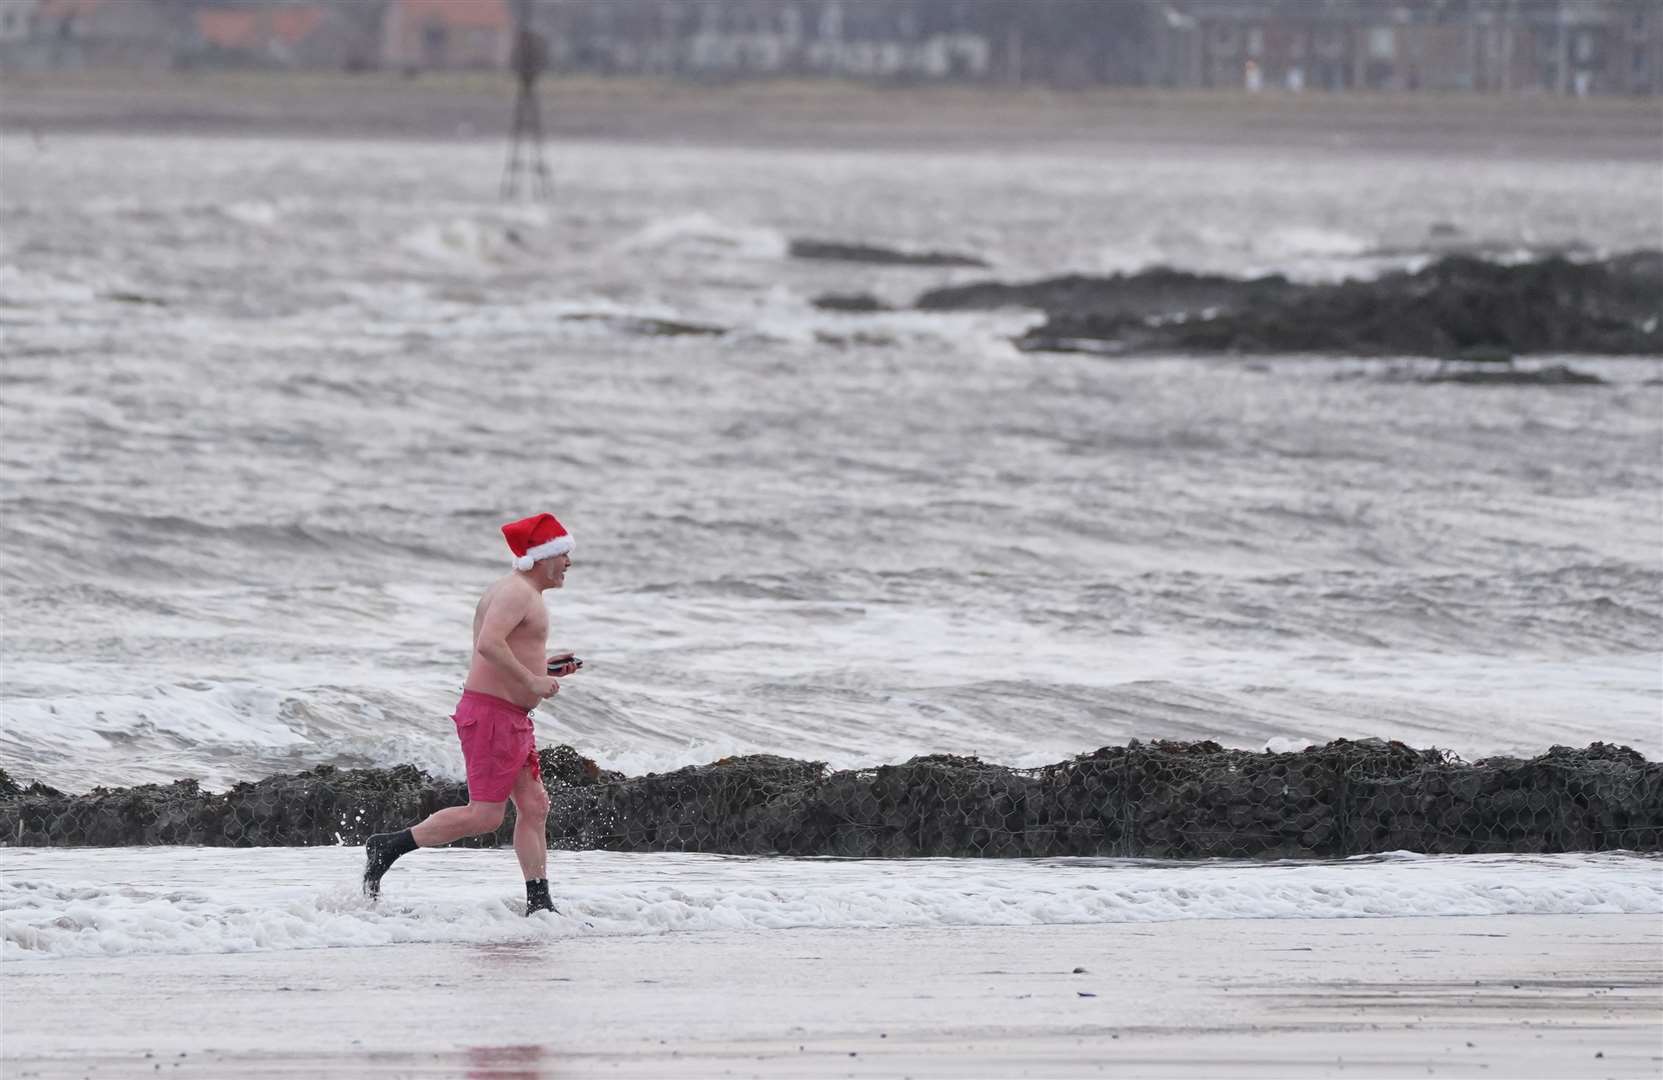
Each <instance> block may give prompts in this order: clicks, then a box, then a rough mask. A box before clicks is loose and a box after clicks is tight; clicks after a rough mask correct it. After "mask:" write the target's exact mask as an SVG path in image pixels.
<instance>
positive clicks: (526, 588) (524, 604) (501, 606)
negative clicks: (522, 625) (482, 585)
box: [474, 574, 537, 615]
mask: <svg viewBox="0 0 1663 1080" xmlns="http://www.w3.org/2000/svg"><path fill="white" fill-rule="evenodd" d="M536 595H537V590H536V589H534V588H532V587H531V586H530V585H528V584H527V583H526V582H525V581H524V580H523V579H522V578H521V577H520V576H519V575H518V574H507V575H505V576H503V577H500V578H498V579H497V580H496V581H493V582H492V583H491V584H490V586H489V587H487V588H486V590H485V593H484V595H483V596H481V597H480V598H479V604H478V606H477V607H475V608H474V614H475V615H484V614H486V613H487V612H492V613H495V614H498V615H507V614H512V613H515V612H520V613H523V612H525V611H526V610H527V609H529V608H530V606H531V601H532V599H533V598H534V597H536Z"/></svg>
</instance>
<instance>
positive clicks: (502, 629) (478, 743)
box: [364, 514, 578, 915]
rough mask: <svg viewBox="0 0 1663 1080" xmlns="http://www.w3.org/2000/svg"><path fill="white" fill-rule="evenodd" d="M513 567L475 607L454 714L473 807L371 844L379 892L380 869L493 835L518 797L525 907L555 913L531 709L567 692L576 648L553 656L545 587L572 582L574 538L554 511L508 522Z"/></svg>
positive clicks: (369, 876)
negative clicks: (424, 850) (423, 851)
mask: <svg viewBox="0 0 1663 1080" xmlns="http://www.w3.org/2000/svg"><path fill="white" fill-rule="evenodd" d="M502 533H503V536H504V537H506V538H507V540H508V546H509V549H510V550H512V551H513V552H514V556H515V557H514V572H513V573H511V574H509V575H507V576H506V577H503V578H501V579H499V580H498V581H496V582H495V583H494V584H492V585H491V587H490V588H488V589H486V590H485V595H484V596H482V597H481V598H480V600H479V606H478V607H477V608H476V609H475V610H474V617H473V662H472V664H471V665H470V666H469V668H468V681H467V683H466V684H465V685H464V686H463V689H462V701H461V703H460V704H459V705H457V707H456V715H455V716H453V717H452V718H451V719H452V720H454V721H455V723H456V736H457V738H458V739H460V740H461V741H462V757H463V759H464V760H465V761H466V762H467V766H468V805H466V806H452V807H448V808H446V809H444V810H439V811H436V812H435V813H433V814H432V815H430V816H429V817H428V818H427V819H426V820H424V821H423V822H421V823H420V824H419V825H415V826H412V827H411V828H408V829H405V830H404V831H403V832H397V833H377V834H376V835H374V836H372V837H370V838H369V840H368V841H366V842H365V844H364V855H365V866H364V892H365V893H366V894H367V895H369V896H371V897H374V896H377V895H379V894H380V891H381V875H383V874H385V873H386V872H387V870H388V868H389V867H391V866H392V865H393V862H394V861H395V860H397V859H398V858H399V856H401V855H405V854H408V853H409V852H411V851H414V850H415V849H416V848H419V847H438V846H440V845H442V844H448V843H450V842H451V841H453V840H460V839H461V838H462V837H464V836H477V835H478V834H480V833H488V832H494V831H495V830H496V828H497V826H499V825H501V824H502V819H503V815H504V813H505V811H506V809H507V800H509V799H512V800H513V801H514V854H515V855H517V856H519V860H520V870H521V871H522V872H523V873H524V875H525V913H526V914H527V915H530V914H531V913H532V912H535V911H553V910H554V902H553V901H552V900H551V899H550V898H549V883H548V870H547V862H548V834H547V831H546V830H547V822H548V816H549V796H548V792H547V790H545V789H544V787H543V781H542V773H541V770H540V769H539V768H538V763H537V744H536V740H535V736H534V732H533V730H532V724H531V712H532V710H533V709H535V708H536V707H537V705H538V703H540V702H542V701H546V700H547V699H549V698H551V697H553V696H554V695H555V694H557V693H559V692H560V683H559V682H558V681H557V680H556V679H555V678H554V675H553V674H552V673H555V672H558V673H559V674H561V675H570V674H572V673H573V672H575V671H576V670H577V667H578V664H577V662H576V661H575V660H574V659H573V658H572V654H571V653H561V654H560V655H558V656H552V657H547V656H546V654H545V650H546V649H547V648H548V637H549V615H548V612H547V611H546V610H545V609H544V607H543V592H544V591H545V590H547V589H558V588H560V587H561V586H562V585H564V584H565V581H566V568H567V567H569V566H571V565H572V557H571V550H572V538H571V535H570V534H569V533H567V532H566V530H565V529H564V528H563V527H562V526H561V524H560V522H558V521H556V520H555V519H554V516H553V515H552V514H537V515H535V516H533V517H528V518H523V519H522V520H520V521H515V522H510V523H509V524H507V525H504V526H503V527H502Z"/></svg>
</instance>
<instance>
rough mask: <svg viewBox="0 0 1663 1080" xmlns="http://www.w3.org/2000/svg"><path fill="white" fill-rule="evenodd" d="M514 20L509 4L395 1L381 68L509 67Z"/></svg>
mask: <svg viewBox="0 0 1663 1080" xmlns="http://www.w3.org/2000/svg"><path fill="white" fill-rule="evenodd" d="M513 46H514V20H513V18H512V17H511V16H510V14H509V11H508V4H507V3H506V2H505V0H390V2H389V3H388V4H387V7H386V11H385V14H383V16H382V22H381V66H383V67H387V68H393V69H396V70H402V71H450V70H458V69H469V68H506V67H507V66H508V57H509V54H510V53H511V52H512V50H513Z"/></svg>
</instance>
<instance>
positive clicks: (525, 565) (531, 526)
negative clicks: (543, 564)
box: [502, 514, 572, 570]
mask: <svg viewBox="0 0 1663 1080" xmlns="http://www.w3.org/2000/svg"><path fill="white" fill-rule="evenodd" d="M502 535H503V536H504V537H505V538H507V540H508V548H509V550H510V551H512V552H513V553H514V569H516V570H530V569H531V568H532V567H533V566H535V565H536V564H537V561H538V560H539V559H552V558H554V557H555V556H556V555H564V554H566V553H567V552H568V551H570V550H572V534H571V533H569V532H567V531H566V527H565V526H564V525H561V524H560V522H558V521H556V520H554V515H553V514H533V515H532V516H531V517H528V518H521V519H520V520H518V521H510V522H509V523H508V524H506V525H504V526H503V527H502Z"/></svg>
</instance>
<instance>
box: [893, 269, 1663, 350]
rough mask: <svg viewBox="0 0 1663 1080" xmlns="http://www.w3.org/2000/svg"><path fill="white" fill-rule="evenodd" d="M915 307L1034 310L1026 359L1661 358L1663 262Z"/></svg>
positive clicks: (1185, 287)
mask: <svg viewBox="0 0 1663 1080" xmlns="http://www.w3.org/2000/svg"><path fill="white" fill-rule="evenodd" d="M916 306H917V307H919V308H921V309H924V310H933V311H944V310H962V309H968V308H989V307H1010V306H1020V307H1033V308H1038V309H1039V310H1041V311H1043V312H1045V313H1046V315H1047V316H1048V317H1047V319H1046V321H1045V322H1044V323H1043V324H1042V325H1040V326H1037V327H1035V328H1034V329H1032V330H1029V331H1028V332H1027V333H1025V334H1023V335H1022V336H1021V337H1020V338H1018V339H1017V341H1016V343H1017V345H1018V346H1019V347H1020V348H1022V349H1026V350H1052V351H1075V352H1096V353H1106V354H1118V353H1126V352H1168V351H1172V352H1232V353H1266V352H1278V353H1288V352H1301V353H1303V352H1312V353H1325V354H1329V355H1340V356H1384V355H1399V356H1429V357H1461V356H1464V355H1471V354H1473V353H1474V352H1475V351H1476V352H1489V353H1495V354H1499V355H1506V356H1512V355H1524V354H1529V353H1543V352H1551V353H1596V354H1605V355H1663V252H1657V251H1640V252H1634V253H1632V254H1628V255H1622V256H1618V257H1615V258H1610V259H1606V260H1603V261H1599V262H1588V263H1578V262H1572V261H1570V260H1568V259H1565V258H1561V257H1551V258H1546V259H1540V260H1537V261H1534V262H1528V263H1522V264H1519V265H1512V266H1508V265H1502V264H1499V263H1494V262H1487V261H1485V260H1482V259H1476V258H1472V257H1469V256H1448V257H1445V258H1442V259H1439V260H1438V261H1437V262H1435V263H1433V264H1431V265H1430V266H1427V267H1426V268H1424V269H1422V270H1418V271H1415V272H1413V273H1410V272H1395V273H1389V274H1386V275H1384V276H1382V277H1379V278H1377V279H1374V280H1370V281H1343V282H1339V283H1337V284H1315V285H1302V284H1296V283H1293V282H1289V281H1288V280H1286V279H1285V278H1282V277H1263V278H1254V279H1235V278H1226V277H1219V276H1215V275H1204V274H1189V273H1185V272H1182V271H1176V270H1165V269H1156V270H1149V271H1145V272H1143V273H1139V274H1130V275H1115V276H1112V277H1081V276H1077V275H1076V276H1071V277H1063V278H1052V279H1048V280H1045V281H1037V282H1032V283H1028V284H1023V285H1001V284H998V283H983V284H973V285H964V286H959V287H956V288H950V289H936V290H933V291H931V292H927V293H924V294H923V295H922V296H920V297H919V298H918V300H917V303H916Z"/></svg>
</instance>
